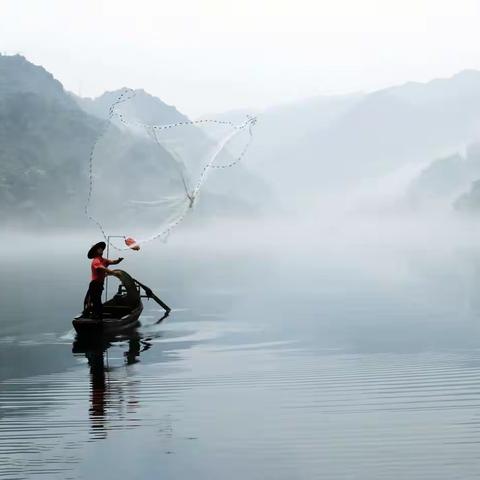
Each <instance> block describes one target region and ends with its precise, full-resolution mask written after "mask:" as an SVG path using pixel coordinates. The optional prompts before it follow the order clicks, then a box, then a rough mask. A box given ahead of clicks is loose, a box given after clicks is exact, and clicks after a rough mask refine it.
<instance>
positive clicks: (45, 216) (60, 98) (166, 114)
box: [0, 55, 263, 228]
mask: <svg viewBox="0 0 480 480" xmlns="http://www.w3.org/2000/svg"><path fill="white" fill-rule="evenodd" d="M115 95H116V92H108V93H106V94H104V95H102V96H101V97H99V99H95V100H92V99H87V100H85V99H83V100H82V99H78V98H76V97H75V96H73V95H72V94H70V93H69V92H66V91H65V89H64V88H63V86H62V85H61V83H60V82H59V81H58V80H56V79H55V78H53V76H52V75H51V74H50V73H48V72H47V71H46V70H45V69H44V68H42V67H40V66H36V65H33V64H32V63H30V62H28V61H27V60H26V59H25V58H24V57H22V56H19V55H16V56H0V220H1V221H2V223H3V224H4V225H6V224H9V225H18V226H25V227H32V226H44V227H55V228H61V227H62V226H63V227H68V228H70V227H71V226H78V225H82V224H85V223H86V217H85V215H84V213H83V210H84V205H85V201H86V199H87V194H88V188H89V187H88V185H89V168H88V165H89V161H88V159H89V157H90V153H91V151H92V147H93V145H94V144H95V142H96V140H97V138H99V134H100V132H102V131H104V128H105V125H106V124H105V109H106V108H109V107H107V105H108V104H109V101H110V99H111V98H112V97H114V96H115ZM128 108H135V109H136V110H135V112H134V113H135V115H141V117H142V118H143V119H144V120H145V121H149V122H150V121H155V122H162V123H163V122H165V121H168V122H172V121H185V120H186V119H187V117H186V116H185V115H183V114H181V113H180V112H178V111H177V110H176V109H175V108H174V107H170V106H168V105H166V104H164V103H163V102H162V101H161V100H159V99H157V98H155V97H153V96H151V95H149V94H147V93H146V92H144V91H142V90H139V91H137V95H136V99H135V103H133V104H131V105H130V106H129V107H128ZM187 120H188V119H187ZM93 167H94V181H95V185H96V187H97V188H96V189H95V192H96V193H95V198H94V199H95V202H96V205H97V206H98V210H99V212H100V213H101V214H102V215H104V216H105V217H106V218H109V219H111V220H118V219H123V217H125V215H126V211H125V207H124V205H125V204H126V202H127V200H128V199H129V196H130V190H131V188H132V186H135V187H136V188H139V190H140V191H142V192H145V194H147V193H149V192H150V193H152V192H153V193H154V194H155V195H156V196H157V197H158V196H159V195H168V194H170V193H171V192H174V191H176V192H178V191H180V190H179V189H180V187H181V181H180V178H179V175H178V169H179V163H178V159H176V158H174V157H173V156H172V154H171V152H169V151H167V150H166V149H165V148H163V147H162V145H156V144H155V143H154V142H152V141H151V139H148V138H147V137H146V135H145V134H143V135H139V134H138V132H135V131H132V130H131V129H128V128H126V127H125V126H124V125H122V124H118V122H117V123H113V124H110V125H109V126H108V128H107V130H105V134H104V135H103V136H101V137H100V142H99V143H98V144H97V147H96V150H95V152H94V166H93ZM240 171H241V169H240ZM242 174H243V175H244V178H246V179H247V181H248V180H252V185H255V181H256V182H257V184H258V183H260V184H261V182H260V181H259V180H257V179H255V178H254V177H253V176H252V175H251V174H249V173H246V172H243V173H241V175H242ZM235 175H236V173H232V176H235ZM212 185H213V184H212ZM208 187H210V185H208ZM234 187H238V186H235V185H234V186H232V182H230V187H229V190H228V188H227V190H228V192H227V193H225V192H220V193H219V192H217V191H215V189H210V191H209V189H206V191H205V192H204V195H203V200H202V203H204V204H205V205H206V206H209V207H211V208H210V209H209V208H206V209H205V210H206V213H205V215H206V216H208V215H209V212H212V213H211V214H215V212H216V211H221V212H224V213H225V214H227V215H236V214H237V213H243V212H244V211H248V212H249V213H250V214H251V213H252V212H255V211H256V210H257V209H258V206H259V204H261V199H260V198H257V199H255V198H254V197H251V198H250V199H248V200H247V201H244V200H242V195H243V193H242V194H240V195H239V196H235V188H234ZM225 188H226V187H224V189H225ZM252 188H253V189H255V187H254V186H253V187H252ZM246 190H247V191H248V189H246ZM252 191H253V190H250V192H252ZM257 191H258V192H260V193H261V192H262V191H263V187H262V188H257ZM217 207H218V208H217ZM216 208H217V210H216ZM147 220H150V221H152V222H154V221H158V218H157V217H155V216H154V215H153V214H151V215H150V216H147ZM134 221H135V218H133V217H132V222H134Z"/></svg>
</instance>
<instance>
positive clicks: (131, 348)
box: [73, 335, 152, 439]
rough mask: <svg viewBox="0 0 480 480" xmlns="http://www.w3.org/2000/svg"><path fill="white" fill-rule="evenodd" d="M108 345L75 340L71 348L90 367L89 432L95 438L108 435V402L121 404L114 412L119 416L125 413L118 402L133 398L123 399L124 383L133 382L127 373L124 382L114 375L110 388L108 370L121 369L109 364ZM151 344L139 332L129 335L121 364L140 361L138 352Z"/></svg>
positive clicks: (130, 383) (125, 364) (121, 402)
mask: <svg viewBox="0 0 480 480" xmlns="http://www.w3.org/2000/svg"><path fill="white" fill-rule="evenodd" d="M111 346H112V345H111V344H110V343H104V344H102V345H96V346H93V345H90V346H85V345H81V344H79V343H78V342H76V343H75V344H74V348H73V350H74V352H77V353H80V352H82V353H84V354H85V357H86V359H87V361H88V365H89V367H90V408H89V418H90V424H91V432H92V436H93V438H95V439H103V438H106V437H107V430H108V426H107V423H108V422H107V420H108V417H107V415H108V405H116V406H118V407H119V408H120V410H119V412H117V413H118V414H119V416H120V418H121V417H122V416H123V413H124V412H122V408H121V405H122V404H127V405H126V406H127V407H131V405H129V403H130V402H131V401H132V400H131V399H130V400H126V399H125V396H124V391H123V387H125V386H126V385H128V386H129V387H131V386H132V385H133V384H134V383H132V382H131V381H130V380H129V379H128V375H127V378H126V379H125V380H126V381H125V382H122V381H119V379H121V377H115V382H114V388H111V386H110V384H109V373H111V372H113V371H114V370H120V369H122V367H120V366H118V367H111V366H109V364H108V349H109V348H110V347H111ZM151 346H152V344H151V342H149V340H148V339H142V338H141V337H140V336H139V335H135V336H132V337H130V338H129V339H128V350H127V351H125V352H124V353H123V357H124V362H125V363H124V366H127V365H133V364H135V363H138V362H139V361H140V360H139V358H140V354H141V353H142V352H144V351H146V350H148V349H149V348H150V347H151ZM129 393H132V392H129ZM112 397H115V398H112ZM133 403H135V404H137V403H138V401H137V400H135V401H134V402H133ZM130 410H131V409H130V408H128V409H127V412H128V411H130ZM131 411H134V410H131Z"/></svg>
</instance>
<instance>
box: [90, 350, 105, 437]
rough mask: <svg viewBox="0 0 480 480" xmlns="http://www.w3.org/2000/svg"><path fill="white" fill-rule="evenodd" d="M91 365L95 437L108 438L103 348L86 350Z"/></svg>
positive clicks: (91, 421)
mask: <svg viewBox="0 0 480 480" xmlns="http://www.w3.org/2000/svg"><path fill="white" fill-rule="evenodd" d="M85 357H86V358H87V360H88V364H89V366H90V403H91V406H90V409H89V417H90V424H91V427H92V433H93V434H94V436H95V438H106V436H107V433H106V429H105V390H106V378H105V370H106V369H105V361H104V352H103V350H90V351H87V352H85Z"/></svg>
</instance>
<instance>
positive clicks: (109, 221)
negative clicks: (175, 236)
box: [85, 90, 256, 249]
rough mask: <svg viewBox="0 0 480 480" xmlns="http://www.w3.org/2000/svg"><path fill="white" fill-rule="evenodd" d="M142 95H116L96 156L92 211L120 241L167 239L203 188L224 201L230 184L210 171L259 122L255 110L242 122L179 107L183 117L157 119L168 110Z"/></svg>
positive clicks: (241, 145) (237, 153)
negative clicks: (190, 115) (198, 116)
mask: <svg viewBox="0 0 480 480" xmlns="http://www.w3.org/2000/svg"><path fill="white" fill-rule="evenodd" d="M135 100H136V94H135V92H134V91H132V90H124V91H122V93H121V95H120V96H119V97H118V98H117V99H116V100H115V102H114V103H113V104H112V106H111V107H110V109H109V111H108V118H107V120H106V122H105V125H104V128H103V129H102V130H101V131H100V132H99V135H98V138H97V140H96V142H95V144H94V146H93V148H92V152H91V155H90V161H89V178H90V186H89V193H88V199H87V203H86V205H85V213H86V214H87V216H88V217H89V218H90V219H91V220H92V221H94V222H95V223H96V225H97V226H98V228H99V229H100V231H101V232H102V234H103V236H104V237H105V239H106V241H109V242H110V244H111V245H112V246H113V247H115V248H117V249H126V248H130V247H131V246H132V245H140V244H142V243H145V242H148V241H151V240H154V239H157V238H160V239H164V240H165V239H166V238H167V237H168V236H169V235H170V234H171V233H172V231H173V230H174V229H175V228H176V227H178V226H179V225H180V224H181V223H182V222H184V220H185V219H186V218H187V216H189V214H190V212H192V210H193V209H194V208H195V206H196V205H197V203H198V202H199V198H200V194H202V197H204V196H205V197H210V200H211V201H212V202H213V201H215V199H216V200H217V201H220V202H221V200H222V196H225V195H228V193H229V192H228V191H225V185H222V182H215V181H212V180H211V177H213V176H214V175H215V173H214V172H215V170H218V169H227V168H230V167H233V166H235V165H237V164H238V163H239V162H240V161H241V159H242V158H243V157H244V155H245V153H246V151H247V149H248V147H249V145H250V142H251V140H252V134H253V127H254V125H255V123H256V118H255V117H251V116H247V117H246V118H245V120H244V121H243V122H242V123H238V124H235V123H233V122H231V121H224V120H215V119H202V120H197V121H190V120H188V119H187V118H186V117H182V116H181V115H180V114H179V113H178V112H177V111H176V110H175V111H174V112H175V115H176V117H177V118H176V120H177V121H175V122H173V123H168V122H167V123H157V122H156V120H158V118H155V117H159V116H160V117H162V116H163V117H165V115H164V113H165V112H162V115H160V114H159V112H158V111H155V109H152V108H150V109H148V108H145V105H143V104H142V103H141V102H138V103H135ZM178 117H180V118H178ZM161 120H162V118H160V121H161ZM112 237H113V238H112ZM117 237H118V238H117ZM128 238H130V239H131V238H133V239H135V241H134V242H133V243H132V241H131V240H130V247H129V246H128V245H126V244H125V243H124V242H123V241H122V239H128Z"/></svg>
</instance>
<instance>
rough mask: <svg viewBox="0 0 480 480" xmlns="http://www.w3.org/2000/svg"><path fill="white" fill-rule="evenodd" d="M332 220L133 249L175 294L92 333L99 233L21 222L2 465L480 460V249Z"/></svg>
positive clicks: (372, 470) (353, 465)
mask: <svg viewBox="0 0 480 480" xmlns="http://www.w3.org/2000/svg"><path fill="white" fill-rule="evenodd" d="M337 233H338V232H337ZM328 235H329V238H330V241H327V242H326V241H323V242H322V241H319V242H315V241H310V242H306V243H302V242H301V238H302V235H300V234H299V235H298V237H296V238H290V239H289V241H287V242H285V243H283V244H282V245H279V242H275V241H273V240H271V241H264V242H263V243H261V244H259V245H255V242H254V239H253V236H251V237H250V238H249V241H248V242H246V243H245V244H244V247H243V248H238V243H241V242H233V241H232V245H228V241H227V240H226V239H228V235H226V234H225V237H224V240H225V241H223V242H221V243H220V245H221V246H219V244H218V243H216V242H215V243H212V242H208V241H205V240H204V241H198V242H192V243H187V242H181V241H180V242H176V241H175V239H173V240H172V241H171V242H170V243H169V244H167V245H164V244H162V243H155V244H150V245H149V246H148V247H147V246H146V247H145V248H144V249H143V250H142V251H141V252H139V253H138V254H133V253H129V254H128V256H127V259H126V261H125V263H124V264H123V265H122V267H123V268H124V269H125V270H127V271H129V272H130V273H132V275H134V276H135V277H137V278H138V279H139V280H141V281H143V282H144V283H146V284H147V285H149V286H150V287H152V289H153V290H154V291H155V292H156V293H157V294H158V295H159V296H160V297H161V298H162V299H164V300H165V301H166V302H167V303H168V304H171V306H172V307H173V312H172V314H171V315H170V316H169V317H168V318H167V319H165V320H164V321H162V322H160V323H157V321H158V319H159V318H160V317H161V316H162V311H161V309H160V308H159V307H157V305H156V304H155V303H152V302H151V301H150V302H147V303H146V304H145V310H144V313H143V315H142V318H141V322H142V325H141V327H139V328H138V329H137V330H136V331H135V332H133V333H132V334H131V335H130V336H129V337H128V338H123V339H119V340H118V341H112V342H110V343H109V344H105V345H103V346H102V345H101V346H99V347H97V348H90V350H88V349H85V348H84V346H82V345H78V344H77V343H76V342H75V335H74V333H73V330H72V328H71V320H72V317H73V316H74V315H75V314H76V313H78V311H79V309H80V305H81V303H82V300H83V295H84V291H85V289H86V286H87V283H88V268H89V265H88V260H87V259H86V258H85V249H86V247H88V246H89V243H90V242H89V241H88V240H82V241H79V240H75V239H72V238H64V239H61V238H57V239H56V240H51V241H49V242H46V241H45V242H44V241H42V242H40V243H38V244H36V243H28V239H26V240H25V239H23V240H19V241H18V242H13V243H12V242H11V243H10V246H9V250H8V252H7V251H4V252H3V253H2V254H1V262H2V278H1V280H0V287H1V288H0V305H1V307H0V308H1V310H0V315H1V320H0V478H1V479H12V480H13V479H23V478H25V479H30V478H48V479H56V478H58V479H84V478H105V479H117V478H119V477H120V478H139V479H150V478H162V479H175V480H177V479H190V478H201V479H209V480H212V479H225V478H229V479H230V480H237V479H239V480H240V479H242V480H244V479H262V480H263V479H272V480H273V479H275V480H279V479H285V480H287V479H288V480H294V479H316V478H325V479H362V480H363V479H365V480H372V479H382V480H384V479H405V478H415V479H424V478H428V479H435V480H439V479H448V480H452V479H456V478H458V479H470V478H471V479H474V478H478V476H479V474H480V456H479V455H478V450H479V448H480V295H479V293H480V250H479V249H477V248H476V247H475V245H470V244H465V243H461V242H460V243H459V242H447V244H446V245H443V246H439V245H438V243H439V242H437V237H436V236H435V233H432V232H430V233H429V234H428V235H427V236H426V237H424V238H421V239H420V240H419V241H415V242H406V243H402V242H398V243H395V244H394V245H393V246H392V242H391V241H386V240H385V238H379V237H381V236H379V235H376V234H372V235H371V236H370V237H369V238H368V239H366V240H365V241H363V242H362V241H360V242H357V243H356V244H355V246H353V245H351V244H350V243H349V240H348V236H344V237H342V238H343V240H338V241H337V239H336V238H335V232H333V231H332V230H329V232H328ZM393 236H394V235H392V236H391V237H390V240H391V238H393ZM373 239H375V241H373ZM234 243H236V244H237V247H235V245H233V244H234Z"/></svg>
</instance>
